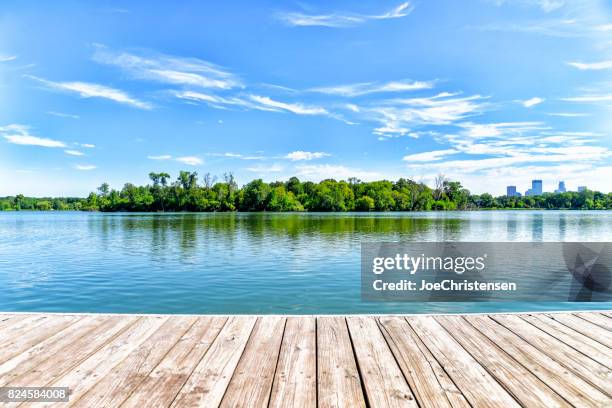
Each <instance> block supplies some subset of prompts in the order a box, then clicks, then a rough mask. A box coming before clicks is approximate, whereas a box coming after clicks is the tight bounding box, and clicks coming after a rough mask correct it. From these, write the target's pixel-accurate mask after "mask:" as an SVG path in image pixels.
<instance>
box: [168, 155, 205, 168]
mask: <svg viewBox="0 0 612 408" xmlns="http://www.w3.org/2000/svg"><path fill="white" fill-rule="evenodd" d="M175 160H176V161H177V162H180V163H184V164H187V165H189V166H199V165H201V164H204V161H203V160H202V159H200V158H199V157H196V156H183V157H177V158H176V159H175Z"/></svg>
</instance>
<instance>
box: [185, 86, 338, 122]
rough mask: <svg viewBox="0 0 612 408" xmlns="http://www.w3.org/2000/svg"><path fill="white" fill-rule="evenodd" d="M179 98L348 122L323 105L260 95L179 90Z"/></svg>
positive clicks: (218, 106) (213, 104) (225, 107)
mask: <svg viewBox="0 0 612 408" xmlns="http://www.w3.org/2000/svg"><path fill="white" fill-rule="evenodd" d="M173 94H174V95H175V96H176V97H177V98H180V99H186V100H190V101H195V102H203V103H206V104H207V105H209V106H211V107H213V108H216V109H227V108H228V107H237V108H242V109H254V110H261V111H267V112H291V113H294V114H296V115H323V116H328V117H331V118H334V119H337V120H341V121H343V122H345V123H346V120H344V119H343V118H342V117H340V116H339V115H336V114H333V113H331V112H329V111H327V109H325V108H324V107H322V106H314V105H304V104H301V103H287V102H281V101H277V100H274V99H272V98H270V97H267V96H260V95H239V96H231V97H223V96H218V95H211V94H206V93H202V92H195V91H179V92H174V93H173Z"/></svg>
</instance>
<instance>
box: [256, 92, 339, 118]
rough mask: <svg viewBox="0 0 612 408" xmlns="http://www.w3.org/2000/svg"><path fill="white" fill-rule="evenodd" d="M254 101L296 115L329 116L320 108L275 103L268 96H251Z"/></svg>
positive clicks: (298, 104)
mask: <svg viewBox="0 0 612 408" xmlns="http://www.w3.org/2000/svg"><path fill="white" fill-rule="evenodd" d="M250 99H251V100H252V101H255V102H257V103H258V104H259V105H261V106H264V107H267V108H270V109H275V110H285V111H288V112H292V113H295V114H296V115H328V114H329V112H328V111H327V110H326V109H325V108H323V107H320V106H308V105H302V104H300V103H285V102H280V101H275V100H273V99H271V98H269V97H267V96H258V95H250Z"/></svg>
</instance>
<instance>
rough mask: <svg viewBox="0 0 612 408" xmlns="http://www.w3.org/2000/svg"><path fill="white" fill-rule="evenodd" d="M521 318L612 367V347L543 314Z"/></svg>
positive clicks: (522, 316)
mask: <svg viewBox="0 0 612 408" xmlns="http://www.w3.org/2000/svg"><path fill="white" fill-rule="evenodd" d="M521 318H522V319H524V320H526V321H528V322H529V323H531V324H533V325H534V326H536V327H539V328H540V329H542V330H544V331H545V332H546V333H548V334H550V335H551V336H554V337H555V338H557V339H559V340H561V341H562V342H564V343H565V344H567V345H568V346H571V347H573V348H574V349H575V350H578V351H579V352H581V353H582V354H584V355H586V356H588V357H590V358H592V359H593V360H595V361H597V362H599V363H601V364H603V365H604V366H606V367H608V368H612V349H609V348H608V347H606V346H604V345H603V344H601V343H599V342H597V341H595V340H593V339H591V338H590V337H587V336H585V335H584V334H581V333H579V332H577V331H576V330H574V329H572V328H570V327H568V326H566V325H564V324H561V323H559V322H558V321H556V320H553V319H551V318H550V317H547V316H544V315H541V314H532V315H521Z"/></svg>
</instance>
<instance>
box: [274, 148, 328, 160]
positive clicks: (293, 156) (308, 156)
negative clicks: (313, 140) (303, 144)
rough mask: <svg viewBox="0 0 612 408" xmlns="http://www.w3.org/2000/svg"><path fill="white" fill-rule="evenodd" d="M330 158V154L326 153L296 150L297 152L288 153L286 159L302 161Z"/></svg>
mask: <svg viewBox="0 0 612 408" xmlns="http://www.w3.org/2000/svg"><path fill="white" fill-rule="evenodd" d="M327 156H330V154H329V153H325V152H304V151H302V150H296V151H295V152H291V153H287V155H286V156H285V159H289V160H293V161H300V160H314V159H321V158H323V157H327Z"/></svg>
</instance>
